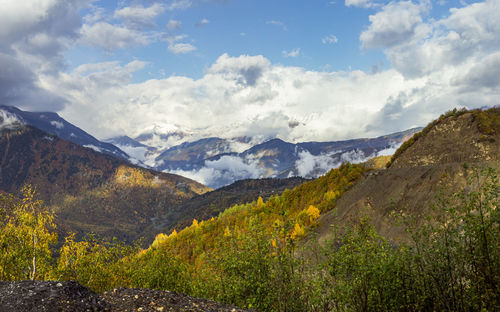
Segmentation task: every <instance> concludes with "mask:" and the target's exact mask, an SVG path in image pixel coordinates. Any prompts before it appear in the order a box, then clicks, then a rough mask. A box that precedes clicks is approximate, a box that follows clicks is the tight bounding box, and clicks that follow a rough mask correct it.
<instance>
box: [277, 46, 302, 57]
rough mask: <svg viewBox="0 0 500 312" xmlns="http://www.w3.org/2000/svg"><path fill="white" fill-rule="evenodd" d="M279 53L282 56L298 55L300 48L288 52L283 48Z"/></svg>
mask: <svg viewBox="0 0 500 312" xmlns="http://www.w3.org/2000/svg"><path fill="white" fill-rule="evenodd" d="M281 53H282V54H283V56H284V57H297V56H299V55H300V49H299V48H296V49H293V50H292V51H290V52H287V51H285V50H283V51H282V52H281Z"/></svg>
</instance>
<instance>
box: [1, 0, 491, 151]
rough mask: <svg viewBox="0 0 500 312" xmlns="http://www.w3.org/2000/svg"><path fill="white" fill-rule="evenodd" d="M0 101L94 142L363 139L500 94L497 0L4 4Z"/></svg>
mask: <svg viewBox="0 0 500 312" xmlns="http://www.w3.org/2000/svg"><path fill="white" fill-rule="evenodd" d="M0 7H1V8H2V9H1V10H0V104H4V105H13V106H17V107H19V108H21V109H25V110H36V111H54V112H57V113H59V114H60V115H61V116H62V117H63V118H65V119H66V120H68V121H69V122H71V123H73V124H75V125H77V126H79V127H81V128H82V129H84V130H86V131H88V132H89V133H91V134H93V135H95V136H96V137H98V138H100V139H104V138H108V137H112V136H117V135H128V136H131V137H134V136H137V135H139V134H141V133H144V132H148V131H153V130H154V131H158V132H169V131H170V132H171V131H184V132H187V133H191V134H194V135H195V136H198V137H200V138H201V137H209V136H218V137H224V138H232V137H239V136H253V137H262V138H274V137H278V138H281V139H283V140H286V141H290V142H301V141H331V140H342V139H350V138H359V137H375V136H378V135H383V134H388V133H391V132H396V131H401V130H405V129H408V128H411V127H415V126H425V125H426V124H427V123H428V122H430V121H431V120H432V119H434V118H436V117H437V116H439V115H440V114H442V113H444V112H445V111H447V110H450V109H453V108H455V107H457V108H462V107H466V108H477V107H488V106H494V105H499V104H500V75H499V74H498V73H499V72H500V0H486V1H466V0H464V1H447V0H440V1H429V0H421V1H373V0H345V1H340V0H337V1H328V0H302V1H301V0H265V1H261V0H158V1H155V0H144V1H139V0H138V1H126V0H120V1H111V0H109V1H103V0H101V1H93V0H30V1H18V0H17V1H14V0H0Z"/></svg>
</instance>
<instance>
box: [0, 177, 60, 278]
mask: <svg viewBox="0 0 500 312" xmlns="http://www.w3.org/2000/svg"><path fill="white" fill-rule="evenodd" d="M0 201H1V202H2V205H1V206H2V208H3V209H2V210H3V214H4V218H3V220H4V221H3V223H2V227H1V229H0V250H1V254H0V267H1V268H0V272H1V276H0V278H1V279H6V280H20V279H26V278H29V279H32V280H35V279H39V278H44V277H45V276H47V275H48V273H49V271H50V261H51V259H52V255H51V250H50V245H52V244H54V243H55V242H56V241H57V234H56V233H55V232H54V229H55V224H54V215H53V213H51V212H50V211H49V210H48V209H47V208H46V207H44V206H43V203H42V201H41V200H38V199H37V198H36V191H35V189H34V188H33V187H31V186H25V187H23V189H22V190H21V199H19V200H15V199H14V198H13V197H12V196H10V197H6V196H1V197H0Z"/></svg>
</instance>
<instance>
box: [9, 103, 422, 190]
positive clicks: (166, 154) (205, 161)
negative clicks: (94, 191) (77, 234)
mask: <svg viewBox="0 0 500 312" xmlns="http://www.w3.org/2000/svg"><path fill="white" fill-rule="evenodd" d="M2 116H3V117H2ZM0 118H3V119H5V120H10V119H12V120H18V121H19V122H21V123H23V124H27V125H30V126H33V127H35V128H38V129H40V130H43V131H46V132H48V133H50V134H53V135H55V136H57V137H59V138H62V139H65V140H68V141H70V142H73V143H76V144H78V145H81V146H83V147H86V148H91V149H93V150H95V151H98V152H101V153H104V154H108V155H112V156H115V157H118V158H121V159H123V160H126V161H128V162H130V163H132V164H137V165H139V166H142V167H145V168H149V169H154V170H157V171H162V172H170V173H176V174H179V175H182V176H186V177H188V178H191V179H194V180H196V181H198V182H200V183H203V184H205V185H207V186H209V187H211V188H219V187H222V186H225V185H229V184H231V183H233V182H235V181H238V180H242V179H260V178H269V177H277V178H287V177H293V176H301V177H304V178H315V177H318V176H320V175H322V174H324V173H326V172H327V171H328V170H330V169H331V168H334V167H337V166H339V165H340V164H341V163H342V162H346V161H350V162H354V163H359V162H363V161H366V160H367V159H369V158H371V157H374V156H379V155H389V154H392V153H393V152H394V151H395V150H396V148H397V147H399V146H400V145H401V144H402V143H403V142H404V141H405V140H407V139H408V138H410V137H411V136H412V135H413V134H414V133H416V132H418V131H419V130H421V128H413V129H409V130H406V131H402V132H397V133H393V134H389V135H385V136H381V137H377V138H372V139H355V140H346V141H334V142H303V143H289V142H285V141H283V140H280V139H278V138H274V139H270V140H267V141H264V142H255V141H256V140H254V139H253V138H250V137H239V138H230V139H224V138H217V137H211V138H202V139H193V138H194V136H193V135H192V134H189V133H184V132H182V131H177V130H176V131H170V132H165V133H162V132H161V130H159V129H156V128H155V129H153V130H152V131H150V132H145V133H142V134H141V135H138V136H137V137H135V138H131V137H128V136H118V137H114V138H110V139H108V140H106V142H103V141H99V140H98V139H96V138H95V137H93V136H91V135H90V134H88V133H87V132H85V131H83V130H82V129H80V128H78V127H76V126H74V125H72V124H71V123H69V122H67V121H66V120H64V119H63V118H61V117H60V116H59V115H58V114H56V113H50V112H26V111H22V110H20V109H17V108H15V107H11V106H0Z"/></svg>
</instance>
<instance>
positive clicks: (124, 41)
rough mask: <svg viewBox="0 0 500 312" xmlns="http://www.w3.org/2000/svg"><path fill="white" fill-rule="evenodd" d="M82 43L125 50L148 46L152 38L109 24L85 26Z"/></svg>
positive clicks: (100, 23)
mask: <svg viewBox="0 0 500 312" xmlns="http://www.w3.org/2000/svg"><path fill="white" fill-rule="evenodd" d="M81 35H82V38H81V42H82V43H83V44H87V45H90V46H93V47H99V48H103V49H105V50H115V49H123V48H127V47H132V46H140V45H147V44H148V43H150V42H152V41H153V40H152V37H150V36H148V35H146V34H145V33H143V32H140V31H136V30H133V29H129V28H127V27H124V26H120V25H113V24H109V23H107V22H98V23H95V24H92V25H89V24H85V25H83V27H82V30H81Z"/></svg>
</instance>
